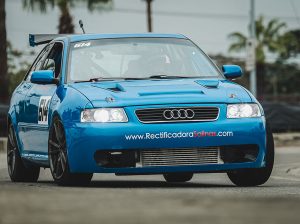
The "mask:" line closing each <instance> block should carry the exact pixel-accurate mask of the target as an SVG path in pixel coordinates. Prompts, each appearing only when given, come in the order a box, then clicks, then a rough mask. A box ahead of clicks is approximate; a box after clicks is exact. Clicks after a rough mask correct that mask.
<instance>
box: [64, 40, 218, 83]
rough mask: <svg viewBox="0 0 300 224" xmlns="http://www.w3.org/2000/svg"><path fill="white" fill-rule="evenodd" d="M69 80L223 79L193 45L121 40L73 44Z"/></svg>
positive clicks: (158, 41)
mask: <svg viewBox="0 0 300 224" xmlns="http://www.w3.org/2000/svg"><path fill="white" fill-rule="evenodd" d="M69 69H70V70H69V79H70V80H71V81H75V82H76V81H89V80H93V79H99V80H100V79H117V78H124V79H126V78H136V79H139V78H141V79H147V78H151V77H152V78H155V77H165V78H168V77H177V76H178V77H183V78H184V77H197V78H210V77H211V78H212V77H220V74H219V72H218V70H217V69H216V67H215V66H214V65H213V64H212V62H211V61H210V59H209V58H207V56H205V55H204V54H203V52H202V51H201V50H200V49H199V48H198V47H197V46H195V45H194V44H193V43H192V42H191V41H189V40H186V39H177V38H119V39H101V40H89V41H82V42H76V43H72V45H71V53H70V66H69Z"/></svg>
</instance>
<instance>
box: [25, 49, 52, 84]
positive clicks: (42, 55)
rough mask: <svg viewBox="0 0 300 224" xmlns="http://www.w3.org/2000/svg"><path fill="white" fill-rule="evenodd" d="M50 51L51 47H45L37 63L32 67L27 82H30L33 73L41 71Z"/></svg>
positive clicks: (26, 78) (36, 60)
mask: <svg viewBox="0 0 300 224" xmlns="http://www.w3.org/2000/svg"><path fill="white" fill-rule="evenodd" d="M49 49H50V45H47V46H46V47H44V49H43V50H42V51H41V53H40V54H39V55H38V56H37V58H36V59H35V62H34V63H33V65H32V66H31V68H30V70H29V72H28V73H27V75H26V77H25V80H26V81H29V80H30V77H31V73H32V72H33V71H36V70H39V69H40V67H41V65H42V63H43V62H44V60H45V58H46V56H47V54H48V53H49Z"/></svg>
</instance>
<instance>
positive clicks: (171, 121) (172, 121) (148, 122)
mask: <svg viewBox="0 0 300 224" xmlns="http://www.w3.org/2000/svg"><path fill="white" fill-rule="evenodd" d="M198 107H203V108H207V107H214V108H217V109H218V116H217V117H216V118H215V119H206V120H166V121H141V120H140V119H139V117H138V115H137V114H136V112H137V111H140V110H157V109H165V110H167V109H193V108H198ZM134 113H135V116H136V117H137V119H138V121H139V122H141V123H144V124H151V123H177V122H198V121H201V122H205V121H208V122H209V121H216V120H218V119H219V116H220V107H217V106H193V107H155V108H143V109H136V110H135V111H134Z"/></svg>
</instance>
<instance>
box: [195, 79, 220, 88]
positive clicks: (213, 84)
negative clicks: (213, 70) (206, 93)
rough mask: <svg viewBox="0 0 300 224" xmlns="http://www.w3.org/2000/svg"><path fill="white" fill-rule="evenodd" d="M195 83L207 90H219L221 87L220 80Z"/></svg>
mask: <svg viewBox="0 0 300 224" xmlns="http://www.w3.org/2000/svg"><path fill="white" fill-rule="evenodd" d="M195 82H196V83H198V84H200V85H201V86H204V87H205V88H207V89H217V88H218V87H219V80H197V81H195Z"/></svg>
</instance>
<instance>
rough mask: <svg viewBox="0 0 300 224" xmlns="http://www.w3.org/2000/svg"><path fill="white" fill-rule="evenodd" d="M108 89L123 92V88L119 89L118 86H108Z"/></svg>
mask: <svg viewBox="0 0 300 224" xmlns="http://www.w3.org/2000/svg"><path fill="white" fill-rule="evenodd" d="M107 90H110V91H113V92H122V90H121V89H119V88H118V87H111V88H107Z"/></svg>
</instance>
